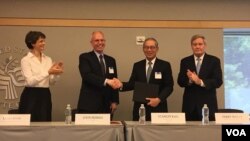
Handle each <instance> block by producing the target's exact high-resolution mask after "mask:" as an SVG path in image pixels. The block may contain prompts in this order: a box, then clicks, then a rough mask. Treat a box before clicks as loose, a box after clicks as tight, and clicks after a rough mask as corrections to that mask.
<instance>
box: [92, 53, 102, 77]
mask: <svg viewBox="0 0 250 141" xmlns="http://www.w3.org/2000/svg"><path fill="white" fill-rule="evenodd" d="M91 56H92V58H93V60H94V62H95V63H96V66H98V71H99V74H102V70H101V64H100V61H99V59H98V57H97V56H96V54H95V52H94V51H92V52H91ZM103 58H104V56H103Z"/></svg>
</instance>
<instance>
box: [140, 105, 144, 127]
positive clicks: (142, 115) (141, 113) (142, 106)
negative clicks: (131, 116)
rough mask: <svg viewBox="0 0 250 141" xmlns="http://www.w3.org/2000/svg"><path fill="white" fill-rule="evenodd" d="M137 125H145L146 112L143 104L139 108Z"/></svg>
mask: <svg viewBox="0 0 250 141" xmlns="http://www.w3.org/2000/svg"><path fill="white" fill-rule="evenodd" d="M139 124H146V110H145V107H144V104H141V107H140V108H139Z"/></svg>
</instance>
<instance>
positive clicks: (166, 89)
mask: <svg viewBox="0 0 250 141" xmlns="http://www.w3.org/2000/svg"><path fill="white" fill-rule="evenodd" d="M142 50H143V52H144V54H145V56H146V59H143V60H141V61H139V62H136V63H135V64H134V66H133V70H132V74H131V76H130V79H129V81H128V82H123V83H122V84H121V91H129V90H133V89H134V84H135V82H144V83H149V84H157V85H158V86H159V93H158V97H156V98H146V100H147V101H148V103H146V104H144V106H145V109H146V120H147V121H150V120H151V113H152V112H168V106H167V100H166V99H167V98H168V97H169V96H170V95H171V93H172V92H173V85H174V82H173V76H172V70H171V66H170V63H169V62H167V61H164V60H161V59H158V58H157V57H156V54H157V52H158V50H159V47H158V42H157V40H156V39H154V38H147V39H146V40H145V42H144V43H143V48H142ZM149 62H151V64H150V65H151V67H152V71H151V73H150V77H149V80H148V82H147V75H146V74H147V73H148V72H147V70H148V67H149ZM141 104H143V103H140V102H136V101H134V107H133V120H134V121H138V119H139V107H140V105H141Z"/></svg>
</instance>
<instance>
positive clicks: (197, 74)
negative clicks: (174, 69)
mask: <svg viewBox="0 0 250 141" xmlns="http://www.w3.org/2000/svg"><path fill="white" fill-rule="evenodd" d="M191 47H192V50H193V55H191V56H188V57H185V58H183V59H182V60H181V64H180V72H179V75H178V84H179V86H181V87H184V88H185V90H184V95H183V104H182V111H183V112H185V113H186V120H189V121H197V120H199V121H200V120H202V107H203V105H204V104H207V105H208V107H209V118H210V120H215V116H214V113H215V112H217V110H218V104H217V96H216V88H219V87H220V86H221V85H222V83H223V80H222V70H221V64H220V60H219V58H217V57H215V56H212V55H209V54H207V53H206V52H205V49H206V47H207V45H206V39H205V37H204V36H202V35H194V36H193V37H192V38H191Z"/></svg>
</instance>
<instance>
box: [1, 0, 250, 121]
mask: <svg viewBox="0 0 250 141" xmlns="http://www.w3.org/2000/svg"><path fill="white" fill-rule="evenodd" d="M224 2H225V1H210V2H208V1H196V0H192V1H189V2H186V1H182V2H180V1H178V2H175V1H160V0H158V1H154V2H152V1H138V2H134V1H130V0H126V1H122V2H116V1H98V0H95V1H91V2H89V1H77V0H76V1H74V2H72V1H69V0H60V1H53V0H52V1H46V0H45V1H29V0H24V1H22V2H21V1H16V0H13V1H7V0H2V1H1V2H0V3H1V4H0V7H1V8H0V17H19V18H20V17H21V18H73V19H74V18H76V19H77V18H79V19H122V18H124V19H149V20H152V19H157V20H158V19H160V20H166V19H167V20H183V19H184V20H218V19H220V20H223V19H224V20H249V19H250V18H249V15H248V14H247V13H250V11H249V7H248V6H246V5H247V4H249V2H247V4H246V3H245V4H242V3H241V2H235V1H230V2H231V3H230V2H229V3H227V4H226V5H225V3H224ZM225 7H226V8H225ZM221 9H223V11H220V12H222V13H221V14H218V13H217V12H218V10H221ZM239 11H240V12H239ZM184 13H185V14H184ZM229 15H230V16H229ZM30 30H40V31H42V32H44V33H45V34H46V36H47V39H46V43H47V44H46V51H45V53H46V54H47V55H49V56H51V57H52V59H53V60H55V61H58V60H62V61H63V62H64V64H65V72H64V74H63V75H62V77H61V80H60V81H59V82H58V83H57V84H56V85H55V86H52V87H51V91H52V94H53V96H52V98H53V99H52V100H53V120H63V119H64V116H63V111H64V109H65V106H66V104H67V103H70V104H72V106H73V107H76V105H77V101H78V96H79V91H80V82H81V78H80V74H79V71H78V56H79V54H80V53H82V52H86V51H91V50H92V48H91V46H90V43H89V40H90V34H91V33H92V32H93V31H96V30H102V31H103V32H104V33H105V37H106V40H107V45H106V49H105V53H107V54H109V55H112V56H113V57H115V58H116V61H117V66H118V76H119V79H121V80H122V81H128V79H129V77H130V73H131V69H132V66H133V63H134V62H136V61H139V60H141V59H144V55H143V52H142V49H141V46H137V45H136V44H135V37H136V36H138V35H144V36H146V37H155V38H156V39H157V40H158V41H159V46H160V50H159V53H158V57H159V58H161V59H164V60H167V61H169V62H170V63H171V65H172V71H173V76H174V80H175V85H174V92H173V94H172V95H171V96H170V97H169V98H168V102H169V111H170V112H181V104H182V93H183V89H182V88H180V87H179V86H178V85H177V82H176V79H177V75H178V71H179V63H180V59H181V58H183V57H185V56H187V55H190V54H191V53H192V52H191V48H190V37H191V36H192V35H193V34H197V33H199V34H204V35H205V36H206V37H207V41H208V48H207V52H208V53H210V54H213V55H216V56H218V57H219V58H220V59H221V62H222V64H223V29H198V28H195V29H169V28H88V27H39V26H36V27H30V26H0V33H1V38H0V49H3V48H5V47H7V46H9V47H17V48H21V49H25V50H24V52H26V51H27V49H26V47H25V44H24V36H25V34H26V33H27V32H28V31H30ZM0 55H1V56H0V57H1V63H2V62H3V61H4V60H3V59H5V58H6V56H10V54H8V53H6V54H4V55H3V54H0ZM11 55H12V54H11ZM2 58H3V59H2ZM222 67H223V65H222ZM21 91H22V88H19V87H18V88H17V93H18V95H19V96H20V93H21ZM0 93H1V94H0V99H1V101H0V102H1V103H2V105H1V107H0V113H6V109H4V106H3V103H4V102H5V101H6V100H5V99H4V91H3V90H0ZM16 101H18V99H16ZM218 102H219V107H224V86H222V87H221V88H219V89H218ZM132 106H133V102H132V91H131V92H123V93H120V105H119V107H118V110H117V112H116V114H115V117H114V118H115V120H131V117H132Z"/></svg>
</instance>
